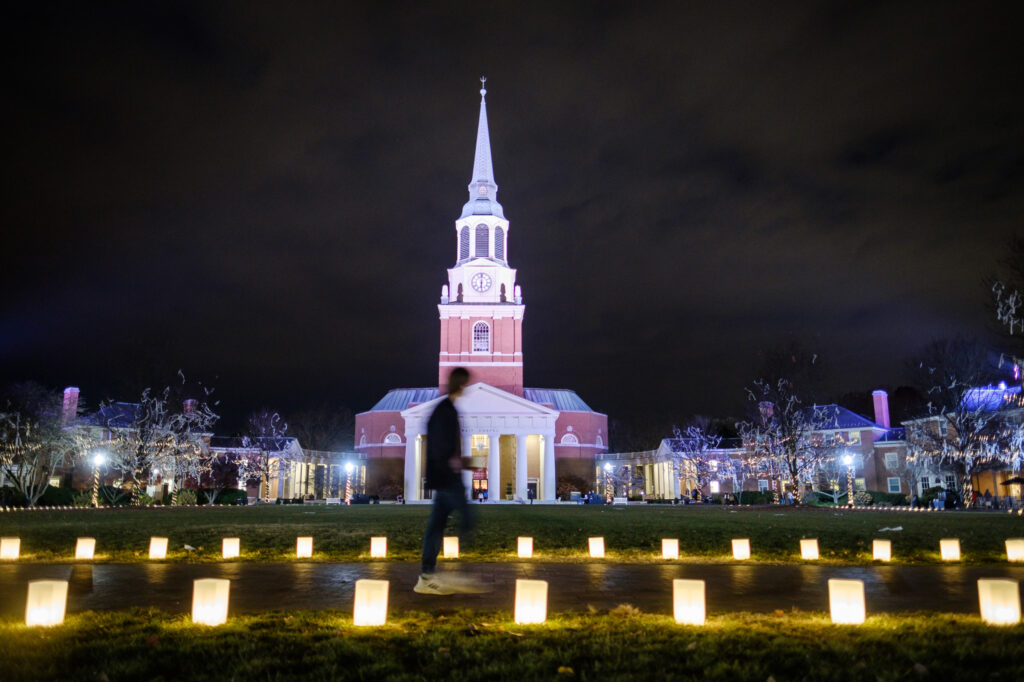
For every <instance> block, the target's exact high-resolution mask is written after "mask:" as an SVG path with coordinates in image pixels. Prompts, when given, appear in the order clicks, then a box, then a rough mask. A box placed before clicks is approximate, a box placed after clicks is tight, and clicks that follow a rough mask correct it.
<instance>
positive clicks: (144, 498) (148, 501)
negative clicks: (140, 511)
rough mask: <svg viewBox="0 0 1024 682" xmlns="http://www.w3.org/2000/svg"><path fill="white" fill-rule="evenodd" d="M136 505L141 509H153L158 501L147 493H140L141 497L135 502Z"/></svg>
mask: <svg viewBox="0 0 1024 682" xmlns="http://www.w3.org/2000/svg"><path fill="white" fill-rule="evenodd" d="M135 503H136V504H138V505H139V506H140V507H152V506H153V505H154V504H156V500H154V499H153V498H152V497H150V496H149V495H147V494H146V493H139V496H138V498H137V499H136V500H135Z"/></svg>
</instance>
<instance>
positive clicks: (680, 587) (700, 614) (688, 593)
mask: <svg viewBox="0 0 1024 682" xmlns="http://www.w3.org/2000/svg"><path fill="white" fill-rule="evenodd" d="M672 612H673V614H675V617H676V622H677V623H681V624H683V625H704V615H705V613H704V612H705V609H704V581H703V580H682V579H679V578H676V579H675V580H673V581H672Z"/></svg>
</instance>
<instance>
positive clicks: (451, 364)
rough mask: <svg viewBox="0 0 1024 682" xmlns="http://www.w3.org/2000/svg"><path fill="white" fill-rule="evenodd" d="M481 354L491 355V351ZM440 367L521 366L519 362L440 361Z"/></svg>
mask: <svg viewBox="0 0 1024 682" xmlns="http://www.w3.org/2000/svg"><path fill="white" fill-rule="evenodd" d="M453 355H454V353H453ZM481 355H493V353H481ZM439 364H440V366H441V367H522V366H523V363H521V362H472V361H467V362H442V363H439Z"/></svg>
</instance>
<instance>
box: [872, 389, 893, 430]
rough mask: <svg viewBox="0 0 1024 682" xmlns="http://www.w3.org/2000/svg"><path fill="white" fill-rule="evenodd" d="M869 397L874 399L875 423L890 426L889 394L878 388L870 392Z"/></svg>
mask: <svg viewBox="0 0 1024 682" xmlns="http://www.w3.org/2000/svg"><path fill="white" fill-rule="evenodd" d="M871 398H872V399H873V400H874V401H875V423H876V424H880V425H882V426H884V427H885V428H887V429H888V428H890V425H889V394H888V393H886V392H885V391H883V390H882V389H878V390H877V391H872V392H871Z"/></svg>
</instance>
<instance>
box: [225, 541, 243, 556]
mask: <svg viewBox="0 0 1024 682" xmlns="http://www.w3.org/2000/svg"><path fill="white" fill-rule="evenodd" d="M241 552H242V543H241V542H240V541H239V539H238V538H224V539H223V540H222V541H221V544H220V553H221V556H222V557H224V558H225V559H237V558H238V555H239V554H241Z"/></svg>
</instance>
